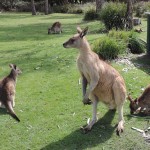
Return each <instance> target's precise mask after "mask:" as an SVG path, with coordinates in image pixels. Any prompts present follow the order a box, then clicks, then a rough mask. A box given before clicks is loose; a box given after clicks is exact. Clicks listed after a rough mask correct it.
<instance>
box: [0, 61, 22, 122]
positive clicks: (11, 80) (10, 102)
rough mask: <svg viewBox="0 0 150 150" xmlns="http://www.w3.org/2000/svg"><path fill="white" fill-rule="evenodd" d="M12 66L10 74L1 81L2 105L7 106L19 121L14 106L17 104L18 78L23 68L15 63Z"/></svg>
mask: <svg viewBox="0 0 150 150" xmlns="http://www.w3.org/2000/svg"><path fill="white" fill-rule="evenodd" d="M10 68H11V72H10V74H9V75H8V76H7V77H5V78H4V79H3V80H1V81H0V106H1V107H5V108H6V109H7V110H8V112H9V114H10V115H11V116H12V117H13V118H14V119H15V120H17V121H18V122H19V121H20V120H19V118H18V117H17V116H16V114H15V112H14V110H13V107H14V106H15V92H16V90H15V89H16V80H17V76H18V74H20V73H21V70H20V69H19V68H17V67H16V65H14V64H10Z"/></svg>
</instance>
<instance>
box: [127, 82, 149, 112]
mask: <svg viewBox="0 0 150 150" xmlns="http://www.w3.org/2000/svg"><path fill="white" fill-rule="evenodd" d="M128 100H129V101H130V106H129V107H130V113H131V114H134V113H137V112H139V113H140V112H143V113H144V114H145V115H150V85H149V86H147V87H146V89H145V90H144V92H143V93H142V95H141V96H140V97H139V98H136V99H135V100H133V99H132V98H131V96H130V95H129V96H128Z"/></svg>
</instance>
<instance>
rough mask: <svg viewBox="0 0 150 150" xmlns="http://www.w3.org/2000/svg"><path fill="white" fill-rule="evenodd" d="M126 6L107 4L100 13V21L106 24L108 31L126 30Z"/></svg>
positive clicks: (122, 4)
mask: <svg viewBox="0 0 150 150" xmlns="http://www.w3.org/2000/svg"><path fill="white" fill-rule="evenodd" d="M126 10H127V8H126V5H125V4H124V3H113V2H109V3H105V4H104V6H103V7H102V10H101V11H100V19H101V20H102V21H103V22H104V24H105V26H106V28H107V30H111V29H112V28H115V29H116V30H117V29H124V27H125V21H124V20H125V15H126Z"/></svg>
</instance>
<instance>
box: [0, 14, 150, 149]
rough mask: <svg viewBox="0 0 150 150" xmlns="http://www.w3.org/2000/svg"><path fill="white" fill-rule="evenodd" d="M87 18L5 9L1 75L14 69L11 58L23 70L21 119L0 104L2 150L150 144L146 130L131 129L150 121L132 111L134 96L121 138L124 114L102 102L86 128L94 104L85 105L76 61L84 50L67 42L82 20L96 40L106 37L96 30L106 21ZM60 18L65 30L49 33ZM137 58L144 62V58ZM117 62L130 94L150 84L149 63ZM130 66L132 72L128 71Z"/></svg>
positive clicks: (18, 104) (1, 23) (140, 146)
mask: <svg viewBox="0 0 150 150" xmlns="http://www.w3.org/2000/svg"><path fill="white" fill-rule="evenodd" d="M82 17H83V16H82V15H72V14H50V15H48V16H45V15H37V16H32V15H31V14H27V13H26V14H24V13H21V14H20V13H18V14H15V13H2V14H0V78H3V77H4V76H6V75H7V74H8V73H9V72H10V68H9V66H8V65H9V64H10V63H14V64H16V65H18V66H19V67H20V69H21V70H22V72H23V73H22V75H20V76H19V77H18V80H17V87H16V106H15V112H16V114H17V115H18V117H19V118H20V120H21V122H20V123H17V122H16V121H15V120H14V119H12V118H11V117H10V116H9V115H8V114H7V112H6V111H5V110H4V109H0V150H12V149H13V150H27V149H28V150H33V149H35V150H39V149H43V150H46V149H47V150H75V149H76V150H80V149H95V150H101V149H102V150H110V149H111V150H112V149H114V150H141V149H142V150H148V149H149V146H150V145H148V144H147V143H146V142H145V141H144V139H143V138H142V136H141V134H140V133H138V132H136V131H134V130H132V129H131V127H132V126H134V127H137V128H140V129H144V128H145V127H146V125H147V121H146V120H145V119H139V118H133V117H131V116H130V111H129V107H128V105H129V102H128V101H127V102H126V103H125V107H124V117H125V130H124V133H123V134H122V135H121V137H118V136H116V133H115V125H116V123H117V118H118V113H117V112H116V113H113V112H110V111H108V109H107V107H106V106H105V105H103V104H102V103H100V104H99V107H98V118H99V120H98V122H97V123H96V125H95V126H94V127H93V130H92V131H91V132H90V133H88V134H83V133H82V132H81V131H80V127H81V126H83V125H85V124H86V122H87V119H88V118H89V117H90V118H91V112H92V111H91V110H92V108H91V106H84V105H83V104H82V94H81V85H79V84H78V80H79V78H80V75H79V72H78V69H77V66H76V57H77V55H78V50H76V49H64V48H63V46H62V44H63V42H65V41H66V40H68V39H69V38H70V37H71V36H72V35H73V34H74V33H76V27H77V25H80V26H81V27H86V26H89V33H88V35H87V38H88V40H89V42H90V43H91V44H92V43H93V42H94V40H95V39H97V38H98V37H100V36H103V35H102V34H98V33H97V32H96V31H98V30H99V26H101V24H100V22H98V21H94V22H83V21H82ZM55 21H60V22H61V23H62V27H63V33H62V34H60V35H59V34H58V35H54V34H53V35H48V34H47V28H48V27H49V26H50V25H52V23H54V22H55ZM145 36H146V32H145ZM142 37H144V33H143V35H142ZM144 60H145V59H144ZM133 61H134V62H136V63H137V62H138V63H143V59H142V57H141V58H139V59H136V58H135V59H133ZM147 62H148V61H145V62H144V63H147ZM112 65H113V66H114V67H115V68H116V69H117V70H118V71H119V72H120V73H121V74H122V76H123V77H124V79H125V82H126V85H127V90H128V93H129V92H131V93H132V95H133V97H134V98H135V97H137V96H139V95H140V93H141V92H142V91H141V89H142V88H144V87H145V86H147V85H148V84H149V81H150V77H149V73H150V69H149V67H148V66H145V65H144V67H143V66H139V67H138V68H137V67H130V66H126V65H123V64H116V63H113V64H112ZM124 68H128V71H127V72H125V71H123V70H124Z"/></svg>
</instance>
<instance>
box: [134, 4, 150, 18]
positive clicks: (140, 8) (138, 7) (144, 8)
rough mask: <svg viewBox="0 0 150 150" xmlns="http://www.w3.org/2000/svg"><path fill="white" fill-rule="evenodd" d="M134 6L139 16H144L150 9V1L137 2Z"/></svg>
mask: <svg viewBox="0 0 150 150" xmlns="http://www.w3.org/2000/svg"><path fill="white" fill-rule="evenodd" d="M133 8H134V12H135V15H136V16H137V17H143V16H144V12H146V11H150V2H139V3H135V4H134V7H133Z"/></svg>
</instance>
